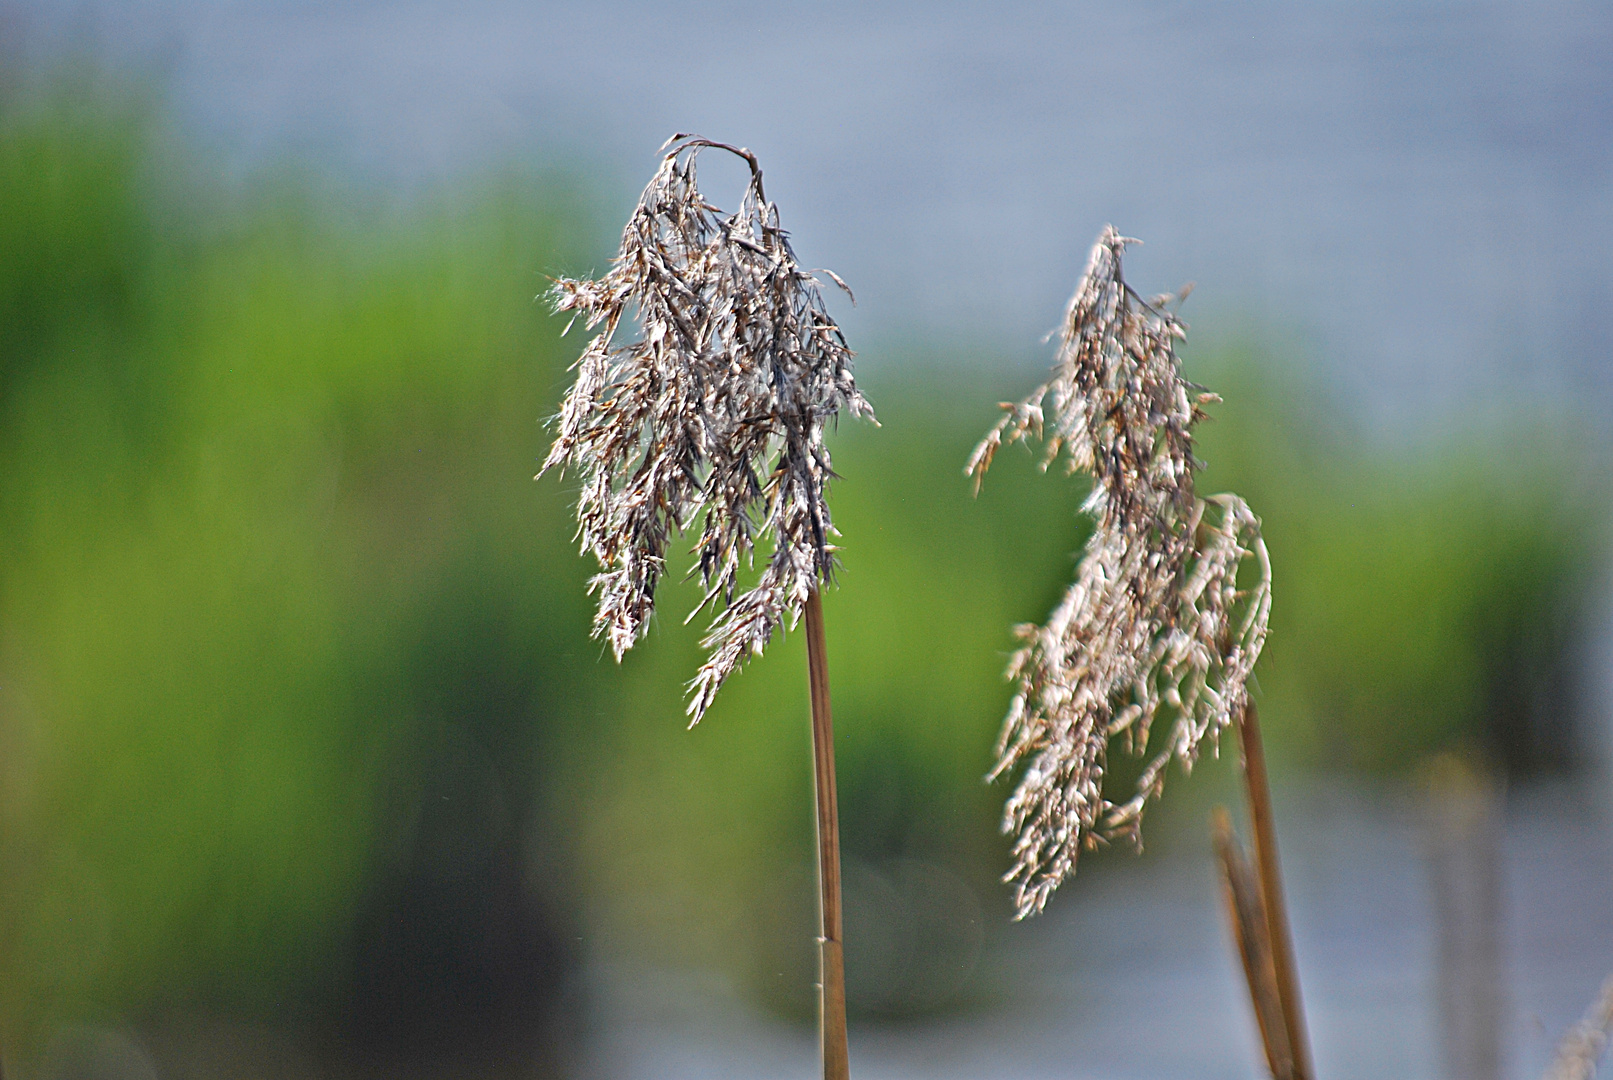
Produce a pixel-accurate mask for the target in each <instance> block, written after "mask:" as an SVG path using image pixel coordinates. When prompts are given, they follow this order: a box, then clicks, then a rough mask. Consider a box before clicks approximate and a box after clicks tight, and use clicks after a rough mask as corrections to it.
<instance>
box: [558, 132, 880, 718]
mask: <svg viewBox="0 0 1613 1080" xmlns="http://www.w3.org/2000/svg"><path fill="white" fill-rule="evenodd" d="M708 147H709V148H713V149H719V150H725V151H727V152H729V153H733V154H736V155H738V156H739V157H741V158H742V159H744V161H745V162H746V164H747V165H749V167H750V179H749V183H748V184H747V186H746V190H745V194H744V197H743V198H742V199H741V200H740V204H739V209H738V210H737V211H735V212H734V213H733V214H730V215H727V216H724V215H723V213H722V211H720V210H719V209H717V208H716V207H714V206H712V205H711V204H709V203H707V202H706V200H705V199H704V197H703V196H702V195H701V194H700V191H699V188H698V187H697V186H696V183H695V161H696V158H697V157H698V155H699V153H700V151H701V150H702V149H705V148H708ZM662 149H663V151H665V154H664V156H663V157H662V160H661V166H660V168H659V169H658V170H657V171H656V174H655V176H654V178H653V179H651V181H650V183H649V185H648V186H647V187H646V188H645V189H644V193H643V195H641V196H640V197H639V202H638V206H637V207H636V208H635V210H634V211H633V215H632V217H631V218H629V220H628V222H627V227H626V228H625V229H624V230H623V232H622V243H621V248H620V250H619V251H618V253H617V256H616V259H615V261H614V263H613V264H612V267H611V270H610V271H609V273H607V274H605V275H604V276H603V277H600V278H598V279H596V280H573V279H570V278H562V279H560V280H558V281H556V282H555V284H554V287H553V289H552V290H551V291H550V297H551V299H552V300H553V303H554V308H555V310H556V311H571V312H574V313H575V316H574V319H581V320H582V321H583V323H584V325H585V326H586V327H587V328H588V329H590V330H594V329H598V331H599V332H598V333H596V334H595V336H594V337H593V339H592V340H591V341H590V342H589V343H588V345H587V347H586V348H585V349H584V350H583V353H582V356H581V357H580V358H579V359H578V361H577V363H576V365H575V368H574V370H575V371H576V372H577V378H576V382H575V383H574V384H573V385H572V387H571V389H570V390H569V391H568V392H567V393H566V396H565V400H564V401H563V402H562V404H561V407H560V413H559V416H558V417H557V418H556V426H557V428H558V432H557V436H556V438H555V441H554V445H553V446H551V447H550V450H549V455H548V457H547V459H546V460H545V461H544V464H543V469H542V470H541V471H540V472H539V474H538V475H539V476H542V475H543V473H545V472H547V471H549V470H550V469H553V468H559V469H562V470H563V469H567V468H570V469H573V470H575V471H576V472H577V473H579V474H580V476H581V480H582V488H581V493H580V495H579V497H578V501H577V521H578V537H579V539H580V540H581V543H582V549H583V551H585V552H587V553H591V554H592V555H593V556H594V558H595V559H596V560H597V561H598V563H599V566H600V572H599V573H598V574H597V575H595V577H594V578H593V580H592V582H591V583H590V591H592V592H594V593H597V594H598V597H599V608H598V611H597V613H596V615H595V617H594V634H595V636H596V637H603V638H605V639H606V640H607V641H609V642H610V646H611V649H612V650H613V651H614V653H615V655H616V658H617V659H618V660H620V659H621V657H622V654H623V653H624V652H626V651H627V650H628V649H629V648H631V647H632V646H633V645H634V644H635V643H636V642H637V641H638V640H639V639H640V638H642V637H643V636H644V633H645V631H646V629H647V627H648V623H649V618H650V616H651V614H652V613H653V612H654V609H655V589H656V586H657V584H658V583H659V582H660V579H661V575H662V573H663V572H664V571H665V569H666V557H667V544H668V543H669V542H670V539H671V537H672V535H673V534H675V533H676V534H682V533H683V532H684V531H685V530H686V529H688V528H691V527H698V530H699V533H698V540H697V541H696V543H695V546H694V554H695V556H696V561H695V564H694V566H693V567H692V568H691V570H690V574H691V575H692V576H697V577H698V578H699V579H700V582H701V584H702V586H703V587H704V588H705V592H706V595H705V599H704V601H703V602H702V603H701V604H700V606H699V607H697V608H696V609H695V611H694V612H691V613H690V616H689V618H690V619H693V618H694V617H695V615H697V614H699V612H700V611H701V610H703V609H705V608H706V607H708V606H709V607H712V608H714V609H715V610H716V612H717V614H716V616H715V617H714V620H713V622H712V625H711V627H710V630H709V632H708V633H707V635H706V637H705V638H704V639H703V642H702V644H703V645H704V646H705V647H706V648H707V649H708V650H709V651H710V656H709V657H708V659H707V660H706V662H705V663H704V664H703V665H702V666H701V668H700V671H699V673H698V674H697V675H696V676H695V678H694V680H693V682H692V683H691V684H690V687H691V690H692V699H691V701H690V704H689V714H690V716H691V717H692V718H693V721H694V722H698V721H699V719H700V717H701V716H703V715H704V714H705V711H706V709H707V708H708V707H709V706H710V704H711V702H712V699H713V697H714V696H715V695H716V692H717V690H718V688H719V687H720V686H721V685H722V683H723V681H724V680H725V679H726V678H727V677H728V676H729V675H730V674H732V673H733V672H734V671H735V670H736V669H737V668H738V667H739V666H740V665H741V664H742V663H743V662H744V661H745V659H746V658H747V657H749V656H752V655H759V654H760V653H761V651H762V649H763V647H764V646H765V645H766V644H767V642H768V641H769V640H770V639H771V638H772V636H773V634H774V633H775V632H776V631H778V630H779V629H780V628H782V627H783V626H785V625H786V623H788V624H790V625H793V624H794V622H795V621H796V620H797V619H798V618H799V617H800V612H801V606H802V604H803V603H804V602H805V601H806V598H807V596H808V594H809V593H810V592H811V591H812V589H814V588H816V587H817V586H818V584H819V583H820V582H824V581H827V580H828V579H829V577H830V575H831V573H832V571H833V568H834V550H835V549H834V545H833V544H832V543H831V538H832V537H834V536H835V535H837V534H836V533H835V530H834V526H833V524H832V523H831V521H830V518H829V508H828V504H827V502H826V500H825V496H826V494H827V490H828V484H829V480H830V478H831V477H832V476H833V475H834V474H833V472H832V471H831V469H830V463H829V451H828V449H827V448H826V447H825V445H824V429H825V427H826V425H828V424H829V423H830V422H831V421H833V420H834V419H835V417H836V416H837V415H838V413H839V410H840V409H841V407H842V406H844V407H846V408H849V409H850V410H851V412H852V413H853V414H855V415H861V416H865V417H867V418H869V419H873V410H872V409H871V408H870V407H869V405H868V402H867V401H866V400H864V398H863V396H862V394H861V393H859V392H858V390H857V385H856V382H855V381H854V379H853V378H852V367H851V359H852V353H851V350H850V349H849V348H847V346H846V341H845V338H844V337H843V336H842V334H841V332H840V328H839V327H838V326H836V325H835V321H834V320H833V319H832V318H830V317H829V314H828V312H827V311H826V310H825V307H824V303H823V296H822V292H821V289H820V286H819V282H818V280H817V278H816V277H814V276H813V274H812V273H809V272H807V271H804V270H802V269H801V267H800V266H799V265H798V264H797V263H796V260H795V253H794V252H793V251H792V250H791V248H790V242H789V237H788V235H787V234H786V233H785V232H784V230H783V229H782V228H781V227H780V225H779V214H778V208H777V207H776V206H775V205H773V204H772V203H770V202H768V201H767V199H766V196H765V195H764V193H763V189H762V171H761V168H760V167H759V165H758V164H757V161H756V158H755V156H754V155H753V154H751V153H750V152H749V151H747V150H743V149H740V148H737V147H733V146H729V145H727V144H724V143H714V142H709V141H707V140H705V139H700V138H694V137H692V136H686V135H677V136H674V137H673V138H672V139H671V140H669V141H668V143H667V145H666V146H664V147H662ZM820 272H822V273H826V274H828V276H829V277H830V278H831V279H832V280H833V281H834V282H835V284H837V285H839V286H840V287H841V288H845V285H844V283H842V282H841V281H840V279H839V278H838V277H835V276H834V275H833V274H832V273H829V272H827V271H820ZM847 292H848V295H849V290H847ZM624 319H631V320H633V321H636V322H637V324H638V333H637V334H636V335H632V337H631V340H627V341H623V340H620V338H619V332H620V330H621V324H622V322H623V320H624ZM567 329H570V327H569V326H568V328H567ZM623 336H625V335H623ZM764 538H765V540H766V541H770V542H771V546H772V553H771V554H770V555H769V556H768V558H767V561H766V564H765V566H764V567H763V569H762V571H761V574H760V575H759V578H758V580H757V581H756V582H755V584H754V585H753V586H752V587H751V588H749V589H745V590H741V588H740V575H741V573H742V572H743V571H744V570H745V569H747V568H749V567H750V566H751V564H752V561H753V559H754V556H755V551H756V546H757V542H758V540H759V539H764Z"/></svg>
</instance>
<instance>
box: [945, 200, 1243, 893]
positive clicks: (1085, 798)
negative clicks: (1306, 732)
mask: <svg viewBox="0 0 1613 1080" xmlns="http://www.w3.org/2000/svg"><path fill="white" fill-rule="evenodd" d="M1132 243H1136V241H1134V240H1128V239H1126V238H1124V237H1122V236H1120V234H1118V233H1117V232H1115V230H1114V229H1113V228H1105V229H1104V231H1103V234H1102V235H1101V236H1100V237H1099V238H1098V242H1097V244H1096V245H1095V246H1094V247H1093V249H1092V256H1091V258H1090V260H1089V261H1088V264H1087V269H1086V272H1085V274H1083V275H1082V278H1081V282H1080V285H1079V286H1078V287H1077V289H1076V292H1075V295H1074V296H1073V297H1072V298H1071V300H1070V304H1069V307H1068V309H1067V310H1066V312H1065V319H1064V325H1063V329H1062V333H1061V336H1060V341H1059V350H1058V356H1057V358H1056V360H1055V362H1054V366H1053V374H1052V378H1050V379H1049V380H1048V381H1047V382H1045V383H1043V384H1042V385H1041V386H1039V387H1037V388H1036V389H1035V390H1034V391H1033V392H1032V393H1031V394H1030V395H1029V396H1028V397H1026V398H1025V399H1024V400H1022V401H1020V402H1019V403H1017V404H1011V405H1004V406H1003V408H1004V411H1005V414H1004V416H1003V419H1002V420H1001V421H999V422H998V424H997V425H996V427H994V428H993V429H992V430H991V432H990V433H989V434H988V435H987V436H986V438H985V439H984V440H982V441H981V443H980V445H979V446H977V447H976V448H975V451H974V454H973V455H972V456H971V457H970V459H969V464H968V466H967V467H966V469H965V472H966V473H967V474H968V475H970V476H971V477H973V478H974V480H975V484H976V487H977V488H978V486H979V483H980V480H981V477H983V476H984V474H985V472H986V470H987V469H988V468H989V467H990V465H991V461H992V457H993V455H995V453H996V452H997V450H998V449H999V448H1000V447H1001V446H1002V444H1003V443H1004V442H1010V443H1012V442H1016V441H1028V440H1029V439H1030V438H1031V437H1032V436H1035V437H1039V438H1042V439H1043V440H1044V441H1045V447H1046V453H1045V457H1044V459H1043V467H1044V468H1046V466H1047V465H1049V464H1051V463H1052V462H1053V461H1054V460H1056V459H1058V458H1059V457H1060V455H1061V454H1062V455H1063V457H1064V459H1065V462H1066V465H1067V467H1068V469H1069V471H1070V472H1077V471H1079V472H1085V473H1089V474H1091V476H1092V478H1093V485H1092V494H1091V495H1090V496H1089V497H1088V499H1087V501H1086V505H1085V507H1084V508H1083V509H1084V510H1085V511H1086V512H1088V513H1090V514H1091V515H1092V516H1093V518H1094V519H1095V527H1094V529H1093V533H1092V536H1091V538H1090V539H1089V540H1088V542H1087V545H1086V549H1085V551H1084V553H1083V555H1082V558H1081V562H1080V566H1079V568H1078V569H1077V571H1076V577H1075V582H1074V583H1073V584H1072V585H1071V586H1070V588H1069V591H1068V592H1066V593H1065V596H1064V599H1063V601H1062V602H1061V603H1060V604H1059V606H1058V607H1057V608H1056V609H1055V610H1054V611H1053V613H1052V615H1051V616H1050V617H1049V619H1048V621H1047V623H1046V625H1045V626H1035V625H1027V626H1022V627H1019V628H1018V629H1017V631H1016V633H1017V634H1018V636H1019V637H1020V639H1021V640H1022V641H1023V642H1024V645H1023V646H1022V647H1021V648H1020V649H1019V650H1018V651H1017V652H1016V653H1014V655H1013V658H1012V659H1011V661H1010V662H1009V667H1008V677H1009V678H1010V679H1011V680H1012V681H1013V682H1014V683H1015V694H1014V698H1013V701H1012V703H1011V704H1010V706H1009V711H1008V716H1007V718H1006V720H1005V721H1004V723H1003V730H1002V735H1001V737H1000V739H999V741H998V746H997V755H998V760H997V764H996V767H995V768H994V769H993V770H992V773H991V776H992V778H996V777H998V776H1001V775H1004V774H1005V773H1010V772H1012V771H1013V770H1015V769H1016V768H1018V767H1020V766H1021V765H1023V770H1022V772H1021V773H1020V779H1019V784H1018V786H1017V787H1016V788H1015V790H1014V793H1013V794H1012V795H1011V796H1010V797H1009V799H1008V803H1007V806H1006V808H1005V810H1004V819H1003V829H1004V831H1005V832H1008V833H1012V834H1014V836H1015V840H1014V847H1013V854H1014V865H1013V868H1012V869H1011V870H1010V871H1009V872H1008V874H1007V876H1006V878H1005V879H1004V880H1006V881H1008V882H1010V883H1012V884H1013V885H1014V886H1015V900H1016V903H1017V905H1018V909H1019V916H1020V917H1024V916H1025V915H1028V914H1032V913H1035V912H1038V911H1041V910H1042V908H1043V906H1044V905H1045V904H1046V903H1047V899H1048V897H1049V896H1050V895H1051V893H1052V892H1053V890H1054V889H1055V888H1057V887H1058V885H1059V883H1060V882H1062V881H1063V880H1064V879H1065V878H1066V877H1067V876H1069V875H1070V874H1071V873H1073V872H1074V870H1075V866H1076V861H1077V858H1078V856H1079V854H1080V852H1081V850H1082V849H1083V848H1092V847H1095V846H1097V845H1098V844H1100V843H1103V842H1106V841H1109V840H1112V839H1116V838H1123V839H1127V840H1129V841H1131V842H1132V843H1134V844H1136V845H1138V846H1140V845H1141V842H1142V833H1141V822H1142V813H1143V808H1144V807H1145V806H1146V804H1147V802H1148V801H1149V800H1150V799H1153V798H1156V797H1157V796H1158V795H1159V794H1160V792H1161V791H1162V790H1163V788H1164V783H1165V769H1166V766H1167V765H1168V764H1169V763H1170V761H1171V760H1172V759H1175V760H1176V761H1179V762H1180V763H1181V764H1182V766H1183V768H1184V769H1190V768H1191V767H1192V765H1193V763H1194V761H1196V760H1197V757H1198V753H1199V750H1200V747H1201V745H1202V744H1203V743H1204V741H1205V740H1206V739H1209V740H1211V743H1212V745H1214V741H1215V740H1216V738H1217V736H1218V735H1219V734H1220V732H1221V731H1222V730H1223V729H1224V728H1225V727H1226V726H1227V725H1228V724H1231V723H1232V722H1234V721H1235V720H1236V719H1238V718H1239V717H1240V716H1241V715H1242V711H1243V708H1244V704H1245V702H1246V700H1247V689H1246V683H1247V680H1248V677H1249V674H1250V672H1251V671H1252V669H1253V667H1254V663H1255V660H1256V658H1257V657H1258V656H1259V655H1260V650H1261V647H1262V645H1263V644H1264V642H1265V637H1266V625H1267V617H1268V615H1269V612H1270V608H1271V567H1270V563H1269V560H1268V559H1267V556H1266V548H1265V543H1264V541H1263V540H1262V539H1261V536H1260V521H1259V519H1258V518H1256V517H1255V516H1254V514H1253V513H1252V512H1251V511H1250V509H1249V507H1248V506H1247V505H1246V504H1245V503H1244V502H1243V500H1242V499H1239V498H1238V497H1237V496H1235V495H1214V496H1210V497H1208V498H1199V497H1198V496H1197V495H1196V494H1195V492H1194V488H1193V477H1194V473H1195V472H1196V471H1197V470H1198V468H1199V462H1198V461H1197V460H1195V459H1194V457H1193V438H1192V432H1193V426H1194V425H1195V424H1196V423H1197V422H1198V421H1199V420H1200V419H1202V418H1203V416H1204V412H1203V408H1204V406H1205V405H1207V404H1209V403H1211V402H1213V401H1215V400H1217V399H1216V398H1215V397H1214V395H1212V394H1207V393H1200V392H1196V390H1195V388H1194V387H1192V386H1191V385H1190V384H1189V383H1188V382H1187V381H1186V380H1184V379H1183V378H1182V376H1181V365H1180V361H1179V359H1178V357H1177V354H1176V349H1175V344H1176V342H1177V341H1178V340H1180V339H1182V338H1183V337H1185V335H1186V328H1185V327H1184V325H1183V324H1182V323H1181V322H1180V321H1179V320H1178V319H1177V318H1176V316H1175V314H1174V313H1173V311H1172V310H1171V307H1170V305H1171V304H1172V303H1173V302H1179V301H1180V300H1181V299H1183V298H1185V296H1186V294H1187V291H1188V290H1186V289H1184V290H1183V291H1182V292H1181V293H1180V294H1178V295H1176V296H1175V297H1171V296H1161V297H1156V298H1154V299H1153V300H1152V301H1144V300H1143V299H1142V298H1141V297H1139V296H1138V295H1137V294H1136V293H1134V292H1133V291H1132V290H1131V288H1130V286H1128V285H1127V284H1126V282H1125V278H1124V277H1123V275H1122V273H1121V255H1122V253H1123V252H1124V251H1125V248H1126V246H1127V245H1128V244H1132ZM1251 556H1252V557H1253V558H1254V559H1255V561H1256V564H1257V567H1258V581H1256V582H1254V583H1253V584H1252V585H1251V586H1250V588H1249V589H1248V590H1247V591H1243V590H1240V589H1239V587H1238V575H1239V570H1240V569H1241V568H1242V566H1243V564H1244V561H1245V560H1246V559H1248V558H1250V557H1251ZM1162 714H1163V715H1165V716H1166V717H1168V718H1169V720H1170V730H1169V734H1168V735H1167V736H1166V738H1165V742H1164V744H1163V745H1162V746H1160V747H1159V748H1158V749H1156V750H1155V751H1154V752H1153V754H1152V756H1151V757H1150V758H1149V759H1148V761H1147V764H1146V765H1145V767H1144V769H1143V772H1142V776H1141V777H1140V779H1139V780H1138V782H1137V787H1136V789H1135V791H1134V793H1133V794H1132V795H1131V796H1130V797H1128V798H1126V799H1125V800H1124V801H1122V802H1119V803H1116V802H1113V801H1111V800H1110V799H1109V798H1108V797H1106V796H1105V794H1104V790H1103V787H1104V785H1103V777H1104V770H1105V767H1106V764H1107V756H1108V746H1109V740H1110V739H1112V738H1115V737H1123V738H1124V741H1125V745H1126V747H1127V748H1128V749H1129V750H1130V751H1131V752H1132V753H1135V754H1139V755H1143V754H1148V753H1149V740H1150V735H1151V733H1152V729H1153V726H1154V722H1155V720H1156V718H1158V717H1159V716H1160V715H1162Z"/></svg>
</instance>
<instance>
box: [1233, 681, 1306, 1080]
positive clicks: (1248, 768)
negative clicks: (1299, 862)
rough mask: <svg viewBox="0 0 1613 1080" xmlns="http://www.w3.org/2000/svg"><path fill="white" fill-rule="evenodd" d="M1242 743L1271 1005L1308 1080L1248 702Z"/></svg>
mask: <svg viewBox="0 0 1613 1080" xmlns="http://www.w3.org/2000/svg"><path fill="white" fill-rule="evenodd" d="M1238 735H1239V738H1240V739H1241V740H1242V743H1243V783H1244V790H1245V794H1246V795H1247V796H1248V799H1249V827H1250V829H1251V831H1252V832H1253V833H1254V840H1255V868H1256V872H1257V875H1258V879H1259V882H1260V900H1261V906H1262V907H1263V908H1264V909H1265V913H1266V936H1267V940H1268V941H1269V943H1270V946H1271V962H1272V965H1271V966H1272V973H1273V975H1274V976H1275V977H1276V981H1277V1001H1278V1003H1279V1004H1280V1005H1281V1006H1282V1014H1283V1027H1284V1033H1285V1034H1286V1035H1287V1037H1288V1046H1289V1049H1290V1052H1291V1053H1292V1055H1293V1074H1292V1075H1293V1078H1294V1080H1314V1077H1315V1075H1316V1074H1315V1072H1313V1071H1312V1069H1311V1053H1310V1043H1309V1041H1308V1040H1307V1038H1306V1035H1305V1015H1304V1010H1303V1006H1302V1005H1301V1003H1300V998H1299V974H1298V972H1297V971H1296V970H1295V968H1294V947H1293V943H1292V938H1291V937H1290V936H1289V931H1288V908H1287V905H1286V904H1285V903H1284V901H1283V880H1282V870H1281V868H1280V867H1279V866H1278V864H1277V826H1276V823H1275V821H1274V820H1273V819H1272V816H1271V785H1270V783H1269V782H1268V781H1267V780H1266V748H1265V745H1264V744H1263V743H1262V742H1261V740H1260V717H1259V715H1258V713H1257V712H1256V710H1255V703H1254V702H1253V701H1252V700H1251V701H1249V702H1248V703H1247V704H1246V705H1245V706H1244V710H1243V716H1242V718H1241V720H1240V722H1239V724H1238Z"/></svg>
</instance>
